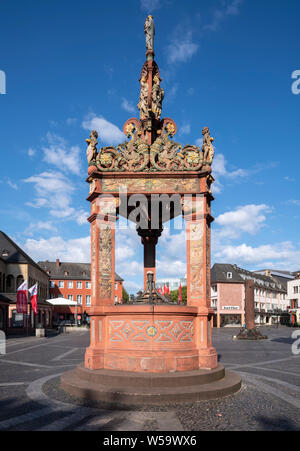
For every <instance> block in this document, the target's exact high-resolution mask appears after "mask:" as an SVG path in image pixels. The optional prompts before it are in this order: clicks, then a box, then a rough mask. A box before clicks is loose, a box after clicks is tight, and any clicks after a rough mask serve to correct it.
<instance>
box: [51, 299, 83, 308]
mask: <svg viewBox="0 0 300 451" xmlns="http://www.w3.org/2000/svg"><path fill="white" fill-rule="evenodd" d="M46 302H49V304H51V305H73V306H74V305H77V302H75V301H71V300H70V299H65V298H55V299H47V300H46Z"/></svg>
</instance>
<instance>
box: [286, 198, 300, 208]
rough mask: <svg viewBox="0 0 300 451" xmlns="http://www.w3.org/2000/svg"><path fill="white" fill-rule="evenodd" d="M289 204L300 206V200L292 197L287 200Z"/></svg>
mask: <svg viewBox="0 0 300 451" xmlns="http://www.w3.org/2000/svg"><path fill="white" fill-rule="evenodd" d="M286 203H287V204H291V205H297V207H299V206H300V200H299V199H290V200H287V201H286Z"/></svg>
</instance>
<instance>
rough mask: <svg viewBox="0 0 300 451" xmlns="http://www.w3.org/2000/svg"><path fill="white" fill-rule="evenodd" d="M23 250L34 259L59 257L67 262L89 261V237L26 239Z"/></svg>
mask: <svg viewBox="0 0 300 451" xmlns="http://www.w3.org/2000/svg"><path fill="white" fill-rule="evenodd" d="M23 247H24V249H25V251H26V252H28V254H29V255H30V256H31V257H32V258H33V259H34V260H36V261H39V260H50V261H55V259H56V258H59V259H60V260H61V261H67V262H81V263H89V262H90V237H89V236H87V237H84V238H77V239H70V240H63V238H61V237H60V236H56V237H51V238H49V239H43V238H41V239H39V240H35V239H31V238H29V239H27V240H26V242H25V245H24V246H23Z"/></svg>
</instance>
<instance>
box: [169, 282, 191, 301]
mask: <svg viewBox="0 0 300 451" xmlns="http://www.w3.org/2000/svg"><path fill="white" fill-rule="evenodd" d="M170 296H171V300H172V302H176V303H177V302H178V296H179V289H178V290H173V291H170ZM181 296H182V304H186V302H187V287H186V286H183V287H181Z"/></svg>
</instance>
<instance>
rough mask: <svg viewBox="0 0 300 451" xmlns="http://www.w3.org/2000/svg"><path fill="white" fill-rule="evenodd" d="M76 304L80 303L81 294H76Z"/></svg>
mask: <svg viewBox="0 0 300 451" xmlns="http://www.w3.org/2000/svg"><path fill="white" fill-rule="evenodd" d="M77 304H82V296H81V294H78V295H77Z"/></svg>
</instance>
